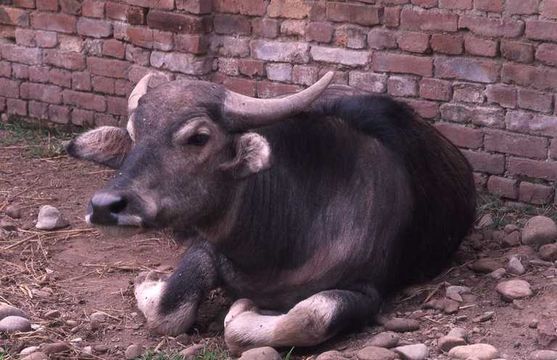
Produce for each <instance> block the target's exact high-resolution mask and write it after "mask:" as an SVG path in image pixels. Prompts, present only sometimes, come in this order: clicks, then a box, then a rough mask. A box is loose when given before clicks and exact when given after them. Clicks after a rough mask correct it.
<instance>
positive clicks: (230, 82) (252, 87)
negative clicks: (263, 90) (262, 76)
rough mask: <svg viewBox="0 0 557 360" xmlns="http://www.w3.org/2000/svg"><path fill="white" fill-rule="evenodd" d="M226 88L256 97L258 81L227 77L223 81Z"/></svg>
mask: <svg viewBox="0 0 557 360" xmlns="http://www.w3.org/2000/svg"><path fill="white" fill-rule="evenodd" d="M222 84H223V85H224V87H226V88H227V89H229V90H232V91H234V92H236V93H239V94H242V95H246V96H255V94H256V81H255V80H249V79H241V78H236V77H225V78H224V79H223V81H222Z"/></svg>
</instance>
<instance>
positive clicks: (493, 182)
mask: <svg viewBox="0 0 557 360" xmlns="http://www.w3.org/2000/svg"><path fill="white" fill-rule="evenodd" d="M487 190H488V191H489V192H490V193H492V194H495V195H497V196H501V197H504V198H507V199H513V200H514V199H516V198H517V197H518V188H517V181H516V180H514V179H507V178H504V177H500V176H490V177H489V180H487Z"/></svg>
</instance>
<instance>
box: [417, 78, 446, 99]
mask: <svg viewBox="0 0 557 360" xmlns="http://www.w3.org/2000/svg"><path fill="white" fill-rule="evenodd" d="M420 97H422V98H424V99H429V100H445V101H447V100H449V99H450V98H451V83H450V82H448V81H444V80H438V79H422V81H420Z"/></svg>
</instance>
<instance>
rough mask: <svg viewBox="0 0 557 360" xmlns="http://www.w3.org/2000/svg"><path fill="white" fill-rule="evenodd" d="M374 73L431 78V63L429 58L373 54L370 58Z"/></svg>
mask: <svg viewBox="0 0 557 360" xmlns="http://www.w3.org/2000/svg"><path fill="white" fill-rule="evenodd" d="M372 65H373V70H374V71H385V72H394V73H406V74H415V75H421V76H431V75H432V74H433V61H432V59H431V58H425V57H418V56H413V55H401V54H388V53H374V54H373V57H372Z"/></svg>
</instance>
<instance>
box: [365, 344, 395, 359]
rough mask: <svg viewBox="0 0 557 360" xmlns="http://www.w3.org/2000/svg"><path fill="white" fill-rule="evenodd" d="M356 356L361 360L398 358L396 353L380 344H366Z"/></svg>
mask: <svg viewBox="0 0 557 360" xmlns="http://www.w3.org/2000/svg"><path fill="white" fill-rule="evenodd" d="M356 357H357V358H358V359H359V360H395V359H397V358H398V356H397V355H396V353H394V352H392V351H391V350H388V349H385V348H382V347H378V346H366V347H365V348H363V349H361V350H360V351H358V352H357V353H356Z"/></svg>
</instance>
